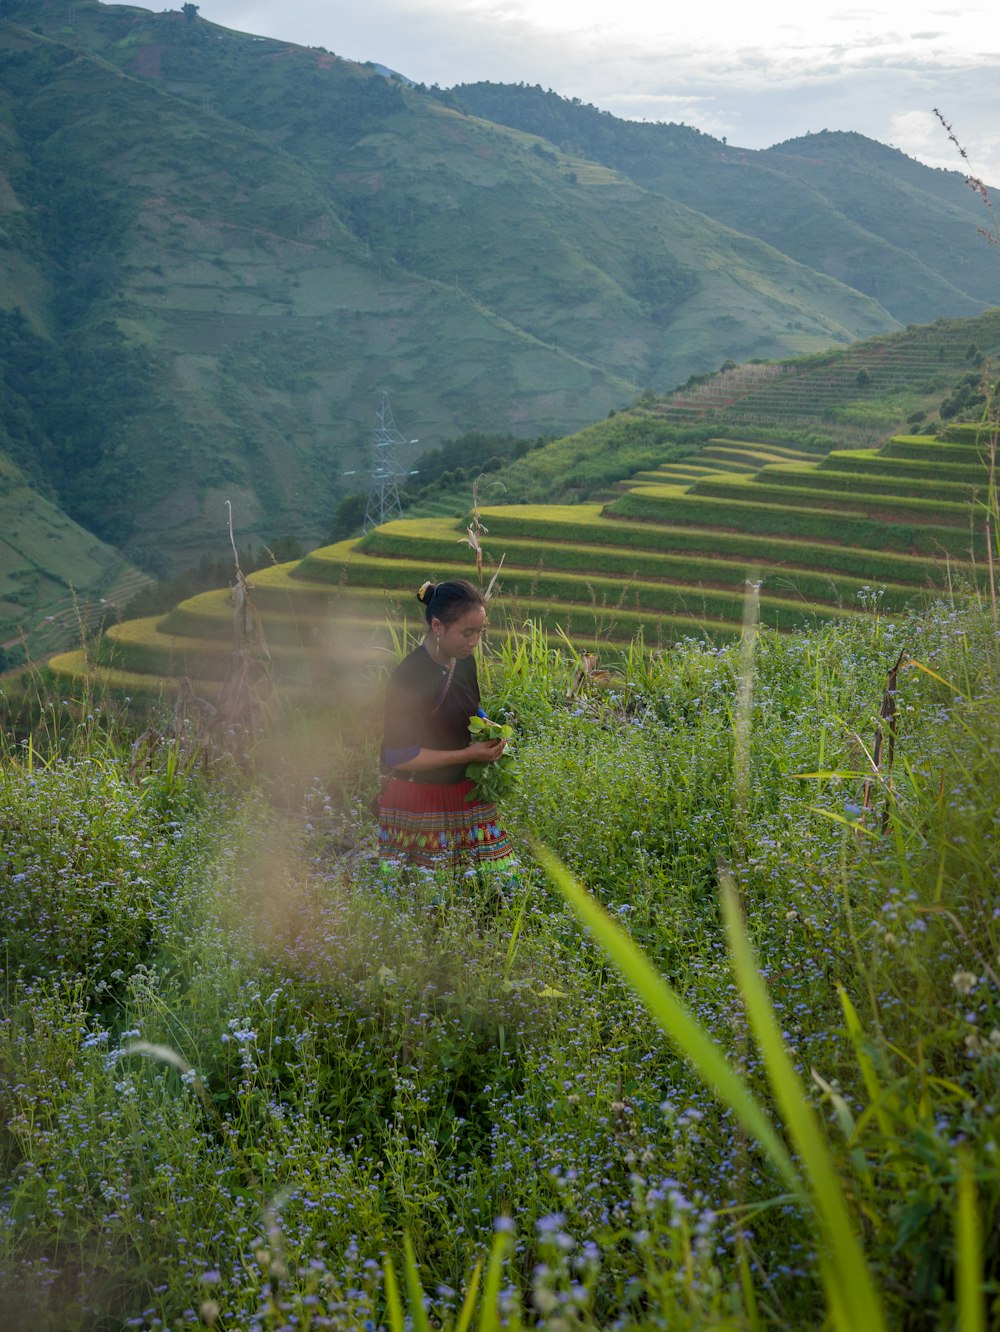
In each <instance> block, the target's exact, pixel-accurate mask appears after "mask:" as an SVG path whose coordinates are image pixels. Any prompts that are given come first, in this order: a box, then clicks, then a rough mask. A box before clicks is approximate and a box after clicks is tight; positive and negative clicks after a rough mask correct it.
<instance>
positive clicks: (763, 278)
mask: <svg viewBox="0 0 1000 1332" xmlns="http://www.w3.org/2000/svg"><path fill="white" fill-rule="evenodd" d="M467 95H468V93H467V90H466V91H465V92H463V93H462V96H463V97H465V96H467ZM456 101H457V94H456V95H454V96H452V95H449V94H441V93H439V92H437V91H434V90H431V91H429V90H427V89H423V88H419V87H417V88H412V87H410V86H408V85H407V84H406V82H405V81H401V80H399V79H396V78H387V77H385V76H383V74H381V73H379V72H378V71H377V70H376V69H375V68H374V67H366V66H361V65H358V64H355V63H352V62H349V61H346V60H342V59H341V58H339V57H338V56H336V55H334V54H332V53H330V52H327V51H324V50H321V49H317V48H306V47H301V46H296V45H293V44H289V43H287V42H280V41H274V40H270V39H265V38H260V37H255V36H251V35H248V34H242V33H236V32H232V31H230V30H228V29H225V28H222V27H219V26H218V25H215V24H212V23H209V22H207V21H205V20H203V19H201V18H200V17H198V16H197V15H192V14H191V13H190V12H189V13H187V14H185V13H182V12H171V11H167V12H165V13H160V14H154V13H151V12H150V11H148V10H145V9H139V8H133V7H130V6H123V5H122V6H119V5H113V6H112V5H103V4H99V3H97V2H96V0H5V3H4V4H3V5H2V7H0V317H2V327H0V334H2V336H0V387H2V396H0V461H2V462H3V464H4V467H5V468H6V471H7V474H8V475H9V476H10V477H12V478H15V479H16V481H17V486H21V485H25V484H26V485H29V486H31V487H33V488H34V489H35V490H37V491H38V493H39V494H42V495H44V496H45V497H46V499H47V502H49V503H51V504H52V505H53V506H58V507H61V508H62V510H64V511H65V513H66V514H68V515H69V518H70V519H71V520H73V521H74V523H75V524H76V529H77V530H78V532H79V533H80V535H81V539H83V538H84V537H87V536H90V535H96V536H97V537H99V538H100V539H101V540H102V541H104V542H106V543H107V544H108V545H109V546H110V547H113V548H115V549H117V550H119V551H121V552H123V554H124V555H125V556H126V557H127V559H128V560H130V561H132V563H133V564H135V563H137V564H139V565H140V566H141V567H143V568H145V569H147V570H151V571H153V572H154V573H157V574H161V573H164V572H169V571H171V570H174V569H177V568H179V567H182V566H184V565H186V564H190V563H193V562H194V561H195V560H196V559H197V558H198V557H199V556H201V555H202V554H204V553H205V552H208V551H211V552H213V553H216V554H217V553H218V552H219V551H220V549H223V550H224V549H225V548H226V547H227V545H228V538H227V536H226V531H225V522H226V511H225V502H226V501H227V500H229V501H231V502H232V505H233V508H234V513H235V521H236V525H237V531H238V533H239V536H240V539H241V541H245V542H253V543H255V544H259V543H260V542H262V541H273V540H274V539H275V538H276V537H279V536H282V535H284V534H294V535H295V536H297V537H298V538H300V540H301V541H302V542H303V544H305V545H309V544H315V543H316V542H317V541H319V540H321V539H322V538H323V537H324V535H325V534H326V532H327V531H328V530H329V523H330V520H331V516H332V514H333V511H334V509H335V507H336V505H337V503H338V501H339V500H340V499H341V498H343V497H344V496H345V495H346V494H348V493H349V491H350V490H351V489H353V488H356V486H357V481H356V480H355V479H353V478H351V477H349V476H348V475H346V474H349V473H357V472H358V470H359V469H360V470H363V469H364V466H365V462H366V459H367V451H368V439H369V430H370V425H371V418H372V413H373V410H374V406H375V402H376V395H377V393H378V391H379V390H381V389H386V390H388V391H389V393H390V395H391V397H392V400H393V405H394V408H395V412H396V416H397V419H398V420H399V422H400V425H401V427H402V428H403V430H404V432H405V434H406V436H407V438H411V437H417V438H419V440H420V445H419V448H420V449H424V448H427V449H432V448H434V446H435V445H437V444H439V443H440V442H441V440H442V439H444V438H448V437H453V436H455V435H458V434H460V433H462V432H463V431H468V430H494V431H498V432H500V431H510V432H511V433H513V434H515V435H518V436H521V437H527V438H532V437H535V436H538V435H549V434H553V435H555V434H566V433H568V432H571V431H573V430H576V429H578V428H580V427H581V426H584V425H586V424H588V423H590V422H592V421H595V420H598V419H600V418H602V417H604V416H606V415H607V413H608V410H609V409H611V408H618V407H620V406H622V405H623V404H626V403H627V402H629V401H630V400H633V399H634V398H635V397H636V396H637V395H638V394H639V393H640V392H641V391H642V390H644V389H649V388H652V389H655V390H658V391H668V390H670V389H671V388H673V387H674V386H675V385H677V384H679V383H681V382H683V381H685V380H686V379H688V378H689V377H690V376H691V375H693V374H702V373H705V372H707V371H711V370H713V369H715V368H716V367H718V366H719V365H720V364H721V363H722V362H724V361H727V360H736V361H744V360H750V359H754V358H757V359H761V358H763V359H772V358H782V357H787V356H789V355H796V354H803V353H811V352H815V351H820V350H822V349H824V348H827V347H829V346H831V345H847V344H849V343H851V342H853V341H854V340H856V339H858V338H863V337H869V336H872V335H874V334H877V333H881V332H885V331H888V330H892V329H894V328H896V327H898V324H899V320H900V317H899V316H898V315H896V314H894V313H893V312H891V311H890V310H889V309H888V308H886V306H885V305H883V304H882V303H880V301H879V300H877V299H875V298H874V297H873V296H872V295H871V294H869V293H866V292H864V291H862V290H861V289H859V288H858V289H856V288H854V287H852V286H850V285H848V284H847V283H846V282H845V281H843V280H841V278H839V277H838V276H831V275H830V274H829V273H827V272H824V271H820V267H821V266H820V265H815V266H810V265H809V264H807V263H805V262H803V261H802V260H800V259H798V258H796V257H794V256H792V257H790V254H791V247H790V245H789V246H786V250H785V252H784V253H783V252H781V250H780V249H779V248H778V247H776V246H775V244H774V243H773V242H772V241H771V240H769V239H768V238H762V237H759V236H757V235H752V234H749V233H748V232H741V231H739V230H734V229H733V225H732V224H730V223H723V222H720V221H718V220H715V219H713V218H712V217H710V216H708V210H707V209H703V210H701V211H699V209H698V208H697V207H692V206H691V204H690V202H689V201H688V200H685V199H680V198H679V197H667V195H666V194H665V193H664V192H663V190H662V189H661V187H660V184H658V183H657V180H655V179H653V177H652V176H650V181H649V183H648V184H645V185H644V184H641V183H640V182H639V181H638V174H637V172H638V168H637V166H636V165H635V163H634V162H633V163H631V165H630V164H629V163H627V162H625V163H624V166H629V168H630V171H631V172H632V173H633V174H631V175H630V174H627V173H626V171H625V170H624V169H623V166H611V165H608V164H606V163H604V162H603V161H600V160H598V159H597V157H596V156H593V155H592V156H590V157H589V158H585V157H583V156H581V155H579V153H577V154H571V153H568V152H565V151H563V149H562V148H560V147H558V146H556V145H555V144H554V143H553V142H550V141H547V140H546V139H545V138H543V137H541V136H540V135H539V134H537V133H534V132H531V133H529V132H525V131H524V130H521V129H519V128H510V127H507V126H503V125H500V124H499V123H496V122H494V121H489V120H485V119H483V118H482V117H481V116H479V115H472V114H467V113H466V112H464V111H463V110H461V109H460V108H459V107H458V106H457V105H452V104H449V103H450V102H456ZM471 109H472V108H471V107H470V110H471ZM612 128H614V127H612ZM670 128H671V129H674V128H678V127H670ZM681 128H682V127H681ZM615 133H616V134H617V133H618V131H617V130H615ZM675 137H677V136H675ZM699 137H700V138H705V136H697V135H696V132H694V131H686V130H685V131H683V132H682V133H681V134H680V135H679V137H678V142H680V143H684V144H687V143H688V141H689V140H690V141H691V142H692V143H694V142H696V141H697V139H698V138H699ZM706 143H707V145H708V147H709V149H710V156H712V155H714V154H716V153H717V149H718V148H719V147H720V146H722V147H724V146H723V145H717V144H716V142H715V141H713V140H707V139H706ZM826 147H827V148H828V149H829V151H830V152H831V153H833V156H834V158H835V159H836V157H837V144H830V145H826ZM878 147H879V146H878V145H874V148H878ZM685 151H686V150H685ZM885 151H886V152H889V151H890V150H885ZM779 159H780V161H779V165H781V167H782V172H785V168H786V167H787V172H785V174H788V175H790V177H791V176H794V175H795V172H798V171H800V167H799V166H798V165H796V164H795V163H792V165H789V161H790V160H791V159H790V158H789V156H788V155H787V154H786V155H785V157H781V155H780V154H778V155H775V160H779ZM726 160H727V162H728V159H726ZM904 161H905V159H904ZM912 165H913V167H914V168H915V169H916V170H917V172H918V176H919V173H920V172H922V171H924V170H925V169H924V168H919V167H918V166H917V164H912ZM713 169H714V168H713ZM838 169H840V168H838ZM843 169H844V170H845V171H846V170H847V168H846V167H844V168H843ZM852 169H853V168H852ZM701 170H704V171H708V170H709V167H708V166H707V165H704V166H701V167H699V170H698V171H690V172H689V174H691V175H692V176H696V175H698V174H699V171H701ZM809 170H810V171H811V170H813V168H812V167H809ZM907 170H909V168H907ZM801 171H802V172H804V173H805V174H806V175H807V174H808V172H807V171H806V168H804V167H803V168H801ZM777 174H778V175H781V174H782V173H781V172H779V173H777ZM931 174H934V173H931ZM943 174H948V173H943ZM890 175H891V173H890ZM861 178H862V177H861V176H859V177H858V179H859V180H860V179H861ZM747 179H748V180H749V179H751V178H750V177H747ZM754 179H755V178H754ZM887 179H888V177H887ZM691 188H692V189H693V188H694V187H693V186H691ZM796 188H797V189H800V191H801V190H806V189H807V186H806V185H804V184H800V185H797V186H796ZM859 188H860V186H859ZM808 190H809V191H811V194H810V196H809V197H810V198H813V199H815V198H819V197H821V196H822V193H823V192H822V189H820V187H819V185H817V184H815V183H811V184H809V185H808ZM748 192H749V186H748ZM915 211H917V210H912V211H911V214H910V215H905V214H904V215H903V216H901V218H900V233H899V236H898V237H897V242H898V244H897V248H898V249H899V251H900V253H901V254H903V255H905V254H906V253H907V251H906V249H905V245H904V240H905V238H906V236H908V235H909V234H910V232H911V231H912V232H913V234H914V236H915V239H914V241H913V244H914V246H915V248H916V249H919V248H920V247H919V246H918V245H917V240H919V239H920V237H922V236H923V232H924V230H926V229H927V228H930V231H931V232H933V227H934V226H935V225H937V222H935V221H934V219H930V220H928V221H926V225H925V223H924V222H919V219H917V221H918V222H919V225H916V224H915V221H914V216H913V215H912V212H915ZM936 216H937V215H936V214H935V217H936ZM962 217H963V219H965V215H964V214H962ZM815 225H816V224H815V223H813V226H814V228H815ZM838 225H839V224H838ZM844 225H846V222H845V223H844ZM854 225H858V226H859V225H860V223H855V224H854ZM963 225H965V226H968V228H969V231H970V233H971V234H972V235H973V236H974V226H972V225H971V224H970V223H969V221H968V220H963ZM908 228H909V229H910V230H909V231H908V230H907V229H908ZM914 228H915V230H914ZM866 234H867V233H866ZM871 234H872V235H874V234H875V233H874V231H873V232H871ZM950 234H951V233H949V235H950ZM977 239H978V238H977ZM886 244H888V242H886ZM950 244H951V242H950V241H949V245H950ZM931 248H933V246H932V247H931ZM983 248H984V249H985V247H983ZM880 253H881V252H880ZM960 253H961V254H962V255H964V253H965V251H964V250H962V251H961V252H960ZM882 257H884V256H882ZM992 257H993V256H990V258H991V259H992ZM878 262H880V263H881V258H880V259H879V260H878ZM942 262H943V261H942ZM919 263H924V264H925V267H926V263H925V259H924V258H919V259H918V260H915V261H914V264H915V265H917V266H918V265H919ZM964 264H965V260H964V258H963V259H962V263H961V264H960V265H959V266H958V267H959V268H960V269H962V272H963V273H964ZM882 268H883V269H885V270H887V265H885V264H882ZM988 268H989V264H988V263H984V267H983V273H984V274H985V273H986V270H987V269H988ZM934 271H935V273H936V270H934ZM907 272H908V273H910V274H911V279H908V280H912V285H913V287H914V289H915V290H916V289H917V288H920V289H921V290H923V291H924V292H925V294H926V296H927V306H928V309H927V314H926V317H927V318H933V317H936V316H937V315H938V314H943V313H951V312H953V311H951V309H950V307H949V308H945V306H946V299H945V298H946V296H947V298H948V299H951V296H950V294H949V293H948V291H947V290H946V286H947V284H946V280H945V277H944V276H943V275H939V276H936V277H934V281H931V278H930V277H928V278H927V279H926V280H924V281H922V282H918V281H917V279H916V278H915V277H912V274H914V273H916V272H917V267H915V266H911V268H910V269H908V270H907ZM927 272H928V274H930V273H931V269H930V268H929V267H928V268H927ZM964 281H965V279H964V277H963V282H964ZM935 283H936V284H937V285H936V286H935ZM952 285H953V286H954V287H955V290H956V291H959V293H960V296H961V299H962V300H963V301H966V302H970V301H972V299H973V298H972V297H971V296H970V295H969V294H968V293H967V292H965V291H964V289H961V290H960V287H959V285H958V283H957V277H956V281H955V283H953V284H952ZM979 285H980V288H981V299H980V301H979V304H978V306H977V307H976V308H982V307H983V305H984V304H986V303H988V302H989V300H991V299H993V298H992V296H991V294H990V292H991V288H990V287H989V283H988V281H987V278H986V277H985V276H983V278H982V280H981V282H980V284H979ZM936 301H937V302H938V304H935V302H936ZM416 447H417V446H414V449H416ZM411 459H412V460H413V461H415V459H416V453H415V452H413V453H411V454H409V455H407V459H406V461H410V460H411ZM17 486H13V484H12V486H11V487H10V488H9V492H10V493H11V494H13V493H14V491H15V490H16V489H17ZM3 503H4V498H3V496H2V495H0V519H3V518H4V517H5V513H4V510H3ZM58 507H57V511H58ZM29 558H30V557H29V552H28V551H27V550H26V549H21V548H19V547H18V546H17V544H16V543H14V544H8V547H7V548H6V549H5V550H4V552H3V553H2V556H0V578H2V577H4V576H6V575H7V574H8V573H9V574H10V575H11V576H17V575H18V574H19V570H20V569H21V567H22V563H23V564H24V566H25V567H27V562H28V561H29ZM19 561H21V562H22V563H19ZM8 566H9V568H8ZM47 576H51V577H52V578H54V579H55V581H56V583H59V580H60V579H61V580H62V583H61V588H62V590H61V592H60V595H61V596H65V595H67V593H68V590H69V589H70V587H71V586H72V585H73V579H74V566H73V562H72V560H70V561H68V562H67V563H66V565H65V567H62V566H60V567H59V568H53V569H50V570H49V574H48V575H47ZM116 576H117V575H116ZM130 576H131V575H130ZM109 583H110V580H109ZM93 591H94V592H95V594H100V595H104V592H103V591H102V588H101V587H100V585H99V584H98V585H95V586H94V588H93ZM29 602H30V598H28V599H27V600H26V599H25V598H24V597H22V598H21V599H20V601H18V602H16V603H14V606H13V609H10V614H11V615H20V614H21V609H19V608H21V607H24V606H25V605H27V607H28V609H29V610H38V609H40V608H41V606H40V604H39V605H31V604H28V603H29ZM6 615H7V612H6V611H4V608H3V607H2V606H0V628H3V627H4V626H5V625H7V626H8V627H9V621H8V619H7V618H6Z"/></svg>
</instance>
